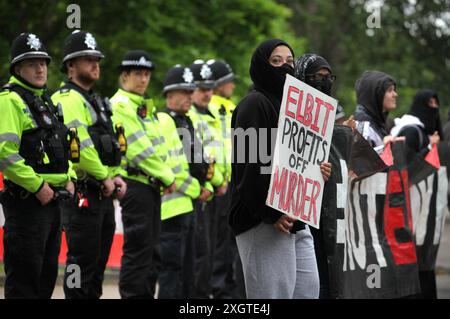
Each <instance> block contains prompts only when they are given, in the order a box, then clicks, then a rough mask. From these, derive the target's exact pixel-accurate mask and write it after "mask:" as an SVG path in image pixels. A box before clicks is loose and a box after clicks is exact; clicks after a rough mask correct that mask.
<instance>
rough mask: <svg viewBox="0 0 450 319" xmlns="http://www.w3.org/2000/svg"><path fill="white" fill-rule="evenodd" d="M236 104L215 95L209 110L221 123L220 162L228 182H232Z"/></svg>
mask: <svg viewBox="0 0 450 319" xmlns="http://www.w3.org/2000/svg"><path fill="white" fill-rule="evenodd" d="M235 108H236V104H234V102H233V101H231V100H229V99H226V98H224V97H222V96H219V95H213V96H212V98H211V102H210V103H209V110H210V111H211V113H212V114H213V115H214V117H215V118H216V119H217V120H218V122H219V124H220V125H219V134H220V136H221V138H222V141H223V145H222V147H223V148H222V152H221V156H220V154H219V156H218V159H217V160H218V161H221V162H222V163H223V164H224V168H225V170H224V172H222V173H223V175H224V176H226V180H227V181H228V182H230V181H231V152H232V145H231V116H232V114H233V111H234V109H235Z"/></svg>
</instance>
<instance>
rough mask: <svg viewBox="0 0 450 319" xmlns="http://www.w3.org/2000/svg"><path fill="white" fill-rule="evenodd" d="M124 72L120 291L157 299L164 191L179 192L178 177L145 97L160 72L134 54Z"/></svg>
mask: <svg viewBox="0 0 450 319" xmlns="http://www.w3.org/2000/svg"><path fill="white" fill-rule="evenodd" d="M119 68H120V70H121V75H120V83H121V88H120V89H119V90H118V91H117V92H116V94H115V95H114V96H113V97H112V98H111V102H112V105H113V112H114V116H113V119H114V122H115V123H122V125H123V127H124V129H125V132H126V133H125V134H126V138H127V141H128V149H127V153H126V156H125V158H124V161H123V163H122V174H123V176H124V178H125V179H126V181H127V183H128V192H127V194H126V195H125V197H124V198H123V199H122V200H121V206H122V221H123V230H124V245H123V256H122V264H121V269H120V279H119V291H120V295H121V297H122V298H153V294H154V287H153V286H154V282H153V278H152V277H153V276H154V274H153V271H155V267H154V260H153V257H154V254H155V247H156V246H157V245H158V244H159V233H160V227H161V190H162V189H164V192H166V193H171V192H173V191H174V190H175V188H176V184H175V176H174V174H173V172H172V170H171V168H170V167H169V166H168V165H166V164H165V161H167V157H168V154H167V149H166V146H165V141H164V138H163V136H161V134H160V128H159V126H160V125H159V123H158V120H157V118H156V116H155V112H154V111H155V109H154V106H153V102H152V100H149V99H146V98H145V97H144V93H145V91H146V89H147V86H148V84H149V83H150V78H151V74H152V70H153V68H154V64H153V62H152V61H151V60H150V56H149V54H148V53H147V52H145V51H142V50H134V51H129V52H128V53H126V54H125V56H124V58H123V60H122V63H121V65H120V67H119Z"/></svg>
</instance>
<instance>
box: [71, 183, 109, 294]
mask: <svg viewBox="0 0 450 319" xmlns="http://www.w3.org/2000/svg"><path fill="white" fill-rule="evenodd" d="M85 198H87V201H88V206H87V207H81V208H78V207H73V208H72V209H68V210H66V211H64V212H63V225H64V230H65V233H66V239H67V248H68V251H67V261H66V269H65V273H64V294H65V296H66V298H67V299H86V298H89V299H98V298H100V296H101V295H102V293H103V290H102V284H103V275H104V272H105V268H106V263H107V262H108V258H109V254H110V251H111V246H112V242H113V239H114V232H115V229H116V222H115V218H114V204H113V200H112V198H110V197H109V198H103V197H100V196H99V191H89V192H88V193H87V194H86V195H85ZM74 266H75V267H77V268H78V267H79V268H78V269H79V273H80V275H81V276H80V280H79V282H80V285H79V286H77V285H76V279H74V277H73V276H75V274H76V270H75V268H74Z"/></svg>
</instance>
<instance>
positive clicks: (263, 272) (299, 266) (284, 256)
mask: <svg viewBox="0 0 450 319" xmlns="http://www.w3.org/2000/svg"><path fill="white" fill-rule="evenodd" d="M236 242H237V246H238V249H239V255H240V257H241V260H242V267H243V271H244V279H245V290H246V293H247V298H249V299H302V298H304V299H306V298H309V299H314V298H319V274H318V270H317V262H316V256H315V252H314V241H313V237H312V235H311V232H310V230H309V228H308V226H306V228H305V229H304V230H301V231H299V232H297V233H296V234H283V233H281V232H279V231H278V230H276V229H275V227H274V226H273V225H271V224H265V223H260V224H259V225H257V226H255V227H253V228H251V229H250V230H248V231H246V232H244V233H242V234H239V235H238V236H237V237H236Z"/></svg>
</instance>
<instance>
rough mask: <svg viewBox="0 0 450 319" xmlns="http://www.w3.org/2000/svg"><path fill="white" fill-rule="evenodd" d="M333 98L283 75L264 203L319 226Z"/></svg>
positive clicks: (335, 107) (331, 131)
mask: <svg viewBox="0 0 450 319" xmlns="http://www.w3.org/2000/svg"><path fill="white" fill-rule="evenodd" d="M336 109H337V100H335V99H333V98H332V97H330V96H328V95H326V94H323V93H322V92H320V91H318V90H316V89H314V88H313V87H311V86H309V85H307V84H306V83H303V82H302V81H300V80H297V79H296V78H294V77H292V76H290V75H287V77H286V82H285V84H284V91H283V101H282V102H281V107H280V116H279V120H278V133H277V140H276V144H275V152H274V154H273V160H272V176H271V179H270V187H269V193H268V195H267V199H266V205H268V206H270V207H272V208H274V209H276V210H279V211H281V212H283V213H285V214H288V215H290V216H292V217H294V218H297V219H299V220H301V221H303V222H305V223H306V224H309V225H311V226H313V227H315V228H319V220H320V209H321V206H322V196H323V188H324V180H323V177H322V173H321V172H320V164H321V163H323V162H327V161H328V155H329V152H330V145H331V138H332V135H333V127H334V118H335V115H336Z"/></svg>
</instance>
